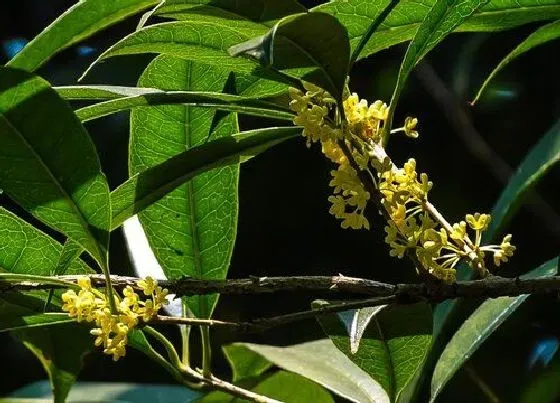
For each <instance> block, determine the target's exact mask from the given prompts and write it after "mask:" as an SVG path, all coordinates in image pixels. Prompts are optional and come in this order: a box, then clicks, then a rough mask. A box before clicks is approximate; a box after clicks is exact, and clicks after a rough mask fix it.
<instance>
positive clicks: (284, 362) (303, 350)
mask: <svg viewBox="0 0 560 403" xmlns="http://www.w3.org/2000/svg"><path fill="white" fill-rule="evenodd" d="M238 344H240V345H243V346H245V347H247V348H249V349H250V350H252V351H254V352H256V353H258V354H260V355H262V356H263V357H265V358H266V359H267V360H268V361H271V362H273V363H274V364H276V365H278V366H279V367H280V368H283V369H285V370H287V371H291V372H294V373H296V374H299V375H301V376H304V377H306V378H309V379H312V380H313V381H315V382H317V383H319V384H321V385H323V386H324V387H325V388H327V389H329V390H331V391H333V392H334V393H336V394H338V395H340V396H342V397H344V398H346V399H348V400H350V401H352V402H357V403H368V402H370V403H387V402H389V397H388V396H387V393H386V392H385V391H384V390H383V388H382V387H381V385H380V384H379V383H378V382H377V381H375V380H374V379H372V378H371V377H370V376H369V375H368V374H367V373H366V372H364V371H363V370H361V369H360V368H359V367H358V366H357V365H356V364H354V363H353V362H352V361H350V359H349V358H348V357H346V356H345V355H344V354H343V353H342V352H340V351H339V350H338V349H337V348H336V347H335V346H334V344H333V343H332V342H331V341H330V340H318V341H312V342H307V343H302V344H296V345H294V346H288V347H276V346H268V345H264V344H252V343H235V344H234V345H238Z"/></svg>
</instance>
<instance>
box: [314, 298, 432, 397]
mask: <svg viewBox="0 0 560 403" xmlns="http://www.w3.org/2000/svg"><path fill="white" fill-rule="evenodd" d="M324 304H328V303H327V302H325V301H322V302H317V303H316V304H315V305H324ZM318 320H319V323H320V324H321V327H322V328H323V330H324V331H325V333H326V334H327V335H328V336H329V337H330V339H331V340H332V341H333V343H334V345H335V346H336V347H337V348H338V349H339V350H340V351H342V352H343V353H344V354H345V355H346V356H347V357H348V358H349V359H350V360H352V362H354V363H355V364H356V365H358V366H359V367H360V368H361V369H362V370H364V371H365V372H367V373H368V374H369V375H370V376H371V377H372V378H373V379H374V380H375V381H377V382H379V384H380V385H381V386H382V387H383V389H384V390H385V391H386V392H387V394H388V396H389V398H390V400H391V401H392V402H396V401H399V398H400V395H401V393H402V392H403V391H404V390H405V389H406V387H407V385H408V384H409V383H410V382H411V381H412V380H413V379H414V377H415V375H416V372H417V371H418V370H419V369H420V368H421V367H422V364H423V362H424V359H425V357H426V355H427V353H428V350H429V348H430V344H431V341H432V315H431V311H430V307H429V306H428V305H427V304H424V303H420V304H415V305H409V306H394V307H386V308H385V309H383V310H380V311H378V312H377V313H376V314H375V315H373V316H372V317H371V318H370V325H369V326H368V327H367V329H366V331H365V333H364V334H363V335H362V339H361V341H360V346H359V349H358V351H357V352H356V353H352V352H351V351H350V337H349V335H348V329H347V327H346V326H345V324H344V322H343V321H342V320H341V319H340V317H339V315H337V314H332V315H322V316H319V317H318Z"/></svg>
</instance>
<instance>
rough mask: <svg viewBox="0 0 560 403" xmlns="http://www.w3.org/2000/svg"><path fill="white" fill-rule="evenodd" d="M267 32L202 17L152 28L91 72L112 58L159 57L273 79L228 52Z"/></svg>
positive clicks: (113, 49)
mask: <svg viewBox="0 0 560 403" xmlns="http://www.w3.org/2000/svg"><path fill="white" fill-rule="evenodd" d="M266 29H267V28H266V27H264V26H263V25H261V24H258V23H254V22H251V21H243V20H225V21H223V20H220V19H217V18H216V17H213V16H207V15H200V16H199V17H198V18H197V19H196V20H192V21H182V22H166V23H162V24H155V25H150V26H148V27H144V28H142V29H141V30H139V31H136V32H134V33H132V34H130V35H128V36H126V37H125V38H124V39H122V40H121V41H119V42H117V43H116V44H115V45H113V46H111V47H110V48H109V49H108V50H106V51H105V52H104V53H102V54H101V55H100V56H99V58H98V59H97V60H96V61H95V62H94V63H93V64H92V65H91V66H90V68H89V69H91V68H92V67H93V66H94V65H95V64H96V63H98V62H99V61H101V60H104V59H107V58H109V57H113V56H119V55H131V54H140V53H156V54H165V55H168V56H175V57H179V58H182V59H185V60H190V61H195V62H198V63H205V64H209V65H214V66H220V67H222V68H223V69H226V70H230V71H235V72H238V73H245V74H256V75H262V76H265V77H266V76H267V75H268V76H270V72H267V71H265V70H264V69H262V68H260V67H259V66H258V65H257V63H255V62H254V61H252V60H248V59H244V58H232V57H230V56H229V54H228V52H227V50H228V49H229V48H230V47H231V46H233V45H235V44H238V43H241V42H244V41H246V40H248V39H250V38H253V37H255V36H259V35H263V34H265V33H266ZM89 69H88V70H87V71H86V72H85V73H84V75H86V74H87V73H88V71H89Z"/></svg>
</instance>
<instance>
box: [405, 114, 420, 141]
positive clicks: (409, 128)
mask: <svg viewBox="0 0 560 403" xmlns="http://www.w3.org/2000/svg"><path fill="white" fill-rule="evenodd" d="M417 125H418V119H416V118H413V117H410V116H408V117H407V118H406V119H405V120H404V133H405V134H406V135H407V136H408V137H410V138H413V139H416V138H418V131H416V130H415V129H416V126H417Z"/></svg>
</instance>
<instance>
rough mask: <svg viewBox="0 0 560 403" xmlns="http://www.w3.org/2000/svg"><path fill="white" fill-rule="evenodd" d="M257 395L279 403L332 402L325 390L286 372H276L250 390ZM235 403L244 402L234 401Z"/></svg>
mask: <svg viewBox="0 0 560 403" xmlns="http://www.w3.org/2000/svg"><path fill="white" fill-rule="evenodd" d="M252 391H253V392H255V393H258V394H259V395H263V396H267V397H270V398H272V399H276V400H279V401H281V402H290V403H308V402H314V403H323V402H325V403H329V402H333V403H334V400H333V398H332V397H331V395H330V394H329V392H327V391H326V390H325V389H323V388H322V387H321V386H320V385H317V384H316V383H315V382H313V381H310V380H309V379H306V378H304V377H303V376H301V375H298V374H294V373H292V372H287V371H277V372H275V373H274V374H272V375H270V376H269V377H267V378H266V379H264V380H263V381H261V382H259V384H258V385H257V386H256V387H254V388H253V389H252ZM233 401H234V402H236V403H240V402H243V401H244V400H241V399H235V400H233Z"/></svg>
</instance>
